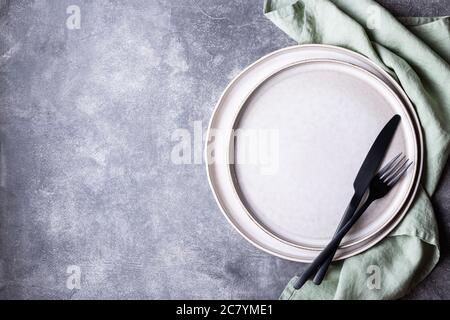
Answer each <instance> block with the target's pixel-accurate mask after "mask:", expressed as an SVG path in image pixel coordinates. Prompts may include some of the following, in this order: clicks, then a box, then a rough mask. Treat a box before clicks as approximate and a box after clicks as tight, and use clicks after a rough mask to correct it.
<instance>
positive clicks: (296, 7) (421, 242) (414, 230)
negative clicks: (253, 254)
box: [264, 0, 450, 299]
mask: <svg viewBox="0 0 450 320" xmlns="http://www.w3.org/2000/svg"><path fill="white" fill-rule="evenodd" d="M264 13H265V15H266V17H267V18H269V19H270V20H271V21H272V22H273V23H274V24H275V25H277V26H278V27H279V28H280V29H281V30H283V31H284V32H286V33H287V34H288V35H289V36H290V37H292V38H293V39H294V40H296V41H297V42H298V43H300V44H305V43H322V44H329V45H335V46H341V47H344V48H348V49H351V50H353V51H356V52H359V53H361V54H363V55H365V56H366V57H368V58H370V59H371V60H372V61H374V62H375V63H377V64H378V65H379V66H381V67H382V68H383V69H384V70H386V71H388V72H389V73H390V74H392V75H393V76H394V77H395V79H396V80H397V81H398V82H399V83H400V84H401V86H402V87H403V89H404V90H405V92H406V93H407V95H408V96H409V98H410V99H411V101H412V102H413V104H414V106H415V108H416V111H417V114H418V116H419V119H420V122H421V125H422V130H423V134H424V143H425V150H426V152H425V159H424V161H425V162H424V174H423V177H422V180H421V186H420V187H419V191H418V194H417V196H416V199H415V201H414V203H413V205H412V206H411V209H410V210H409V212H408V213H407V215H406V216H405V218H404V219H403V221H402V222H401V223H400V224H399V225H398V226H397V228H396V229H395V230H393V231H392V232H391V234H390V235H389V236H388V237H387V238H385V239H384V240H383V241H381V242H380V243H379V244H377V245H376V246H374V247H372V248H371V249H369V250H367V251H366V252H364V253H361V254H359V255H356V256H354V257H351V258H348V259H346V260H345V261H340V262H336V263H333V264H332V265H331V266H330V269H329V271H328V274H327V276H326V277H325V279H324V281H323V282H322V284H321V285H320V286H316V285H314V284H313V283H312V282H311V281H308V282H307V283H306V284H305V286H303V288H301V289H300V290H295V289H294V288H293V286H292V283H293V281H294V279H295V278H293V279H292V280H291V281H290V282H289V283H288V285H287V287H286V288H285V290H284V291H283V293H282V294H281V297H280V299H397V298H400V297H402V296H404V295H405V294H407V293H408V292H409V291H410V290H411V289H412V288H413V287H414V286H416V285H417V284H418V283H419V282H420V281H422V280H423V279H424V278H425V277H426V276H427V275H428V274H429V273H430V272H431V271H432V269H433V268H434V267H435V265H436V264H437V262H438V260H439V241H438V229H437V225H436V219H435V216H434V212H433V208H432V205H431V202H430V197H431V196H432V195H433V192H434V191H435V189H436V186H437V184H438V181H439V177H440V175H441V172H442V170H443V168H444V167H445V164H446V162H447V158H448V153H449V141H450V140H449V139H450V65H449V64H450V18H449V17H441V18H403V19H400V20H397V19H396V18H394V17H393V16H392V15H391V14H390V13H389V12H388V11H387V10H385V9H384V8H383V7H381V6H380V5H379V4H377V3H376V2H375V1H372V0H358V1H354V0H301V1H295V0H266V1H265V3H264ZM372 266H375V267H372ZM377 267H378V268H377ZM375 272H378V276H379V285H378V284H377V283H375V281H378V280H375V278H372V277H373V276H375Z"/></svg>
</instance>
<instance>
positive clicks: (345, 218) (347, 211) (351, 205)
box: [313, 193, 363, 285]
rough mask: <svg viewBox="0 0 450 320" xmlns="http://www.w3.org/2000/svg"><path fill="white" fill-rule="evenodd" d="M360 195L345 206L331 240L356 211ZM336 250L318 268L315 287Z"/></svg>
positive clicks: (320, 281) (326, 269)
mask: <svg viewBox="0 0 450 320" xmlns="http://www.w3.org/2000/svg"><path fill="white" fill-rule="evenodd" d="M362 197H363V196H362V195H359V194H357V193H355V194H354V195H353V197H352V199H351V200H350V203H349V204H348V206H347V209H345V212H344V215H343V216H342V219H341V221H340V222H339V226H338V227H337V229H336V232H335V233H334V235H333V238H334V237H335V236H336V234H337V233H338V232H339V230H340V229H341V228H342V227H343V226H344V225H345V224H346V223H347V222H348V221H349V220H350V219H351V217H352V216H353V214H354V213H355V211H356V209H358V205H359V203H360V202H361V199H362ZM336 251H337V249H336V250H334V252H333V253H332V254H330V256H329V257H328V259H327V260H326V261H325V262H324V263H323V264H322V265H321V266H320V268H319V270H318V271H317V273H316V275H315V276H314V280H313V282H314V283H315V284H316V285H320V284H321V283H322V280H323V278H324V277H325V275H326V274H327V271H328V267H329V266H330V264H331V262H333V257H334V255H335V253H336Z"/></svg>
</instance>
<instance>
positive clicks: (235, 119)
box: [225, 59, 420, 251]
mask: <svg viewBox="0 0 450 320" xmlns="http://www.w3.org/2000/svg"><path fill="white" fill-rule="evenodd" d="M314 63H331V64H336V65H341V66H346V67H350V68H352V69H355V70H358V71H359V72H361V73H363V74H365V75H366V76H368V77H370V78H371V79H372V80H374V81H375V82H377V83H378V84H380V85H381V86H382V87H383V88H384V89H385V90H386V93H388V94H389V95H390V96H392V98H394V99H395V100H396V102H397V103H398V104H399V105H400V106H401V107H402V108H403V109H405V112H406V113H407V110H406V109H407V108H406V106H405V104H404V103H403V101H402V100H401V99H400V98H399V97H398V95H397V94H396V93H395V92H394V91H393V90H392V89H391V88H390V87H389V86H388V85H387V84H386V83H385V82H384V81H383V80H381V79H380V78H378V77H377V76H375V75H374V74H373V73H371V72H370V71H368V70H365V69H363V68H361V67H359V66H356V65H354V64H351V63H348V62H345V61H339V60H334V59H307V60H302V61H297V62H293V63H290V64H287V65H284V66H283V67H280V68H278V69H277V70H275V71H273V72H272V73H271V74H269V75H268V76H267V77H266V78H264V79H263V80H262V81H260V82H259V83H258V84H257V85H256V86H254V87H253V89H252V90H251V91H250V93H249V94H248V95H247V96H246V97H245V98H244V100H243V102H242V103H241V104H240V106H239V108H238V109H237V111H236V112H235V115H234V117H233V126H232V129H231V130H235V129H236V124H237V123H238V122H239V117H240V116H241V114H242V110H243V108H244V107H245V105H246V103H247V101H248V100H249V99H250V98H251V96H252V95H253V94H254V93H255V92H256V90H258V89H259V88H260V87H261V86H262V85H264V83H266V82H267V81H268V80H270V78H272V77H274V76H276V75H278V74H280V73H281V72H283V71H284V70H286V69H289V68H293V67H296V66H301V65H306V64H314ZM411 127H412V128H413V131H414V124H413V123H412V121H411ZM233 138H234V135H233V133H231V134H230V137H229V139H228V148H227V153H226V156H225V158H226V159H228V161H229V162H231V161H230V157H231V155H230V154H231V153H233V154H235V152H231V151H230V149H231V148H232V145H235V144H233V143H232V140H233ZM413 140H414V144H415V153H416V154H417V158H419V157H420V156H419V150H418V148H417V136H416V135H415V134H414V138H413ZM414 164H415V165H414V176H413V178H412V179H411V182H410V183H409V186H408V190H407V192H406V194H405V196H404V197H403V199H402V200H401V203H400V204H399V205H398V206H397V207H396V208H395V209H394V213H393V214H392V216H390V217H389V218H388V219H387V220H386V221H385V222H384V223H383V224H382V225H380V226H379V227H378V228H377V229H376V230H374V231H372V232H371V233H369V234H368V235H366V236H362V237H358V238H357V239H355V240H352V241H349V243H346V244H345V245H340V246H339V248H349V247H352V246H355V245H358V244H360V243H361V242H364V241H366V240H368V239H370V238H372V237H373V236H375V235H376V234H377V233H379V232H380V231H382V230H383V229H384V228H385V227H386V226H387V225H389V224H390V223H391V221H392V220H394V219H395V218H396V217H397V215H398V214H399V213H400V212H401V211H402V210H403V206H404V204H405V202H407V200H408V199H409V197H410V195H411V193H412V192H413V189H414V185H415V182H416V178H415V176H416V173H417V170H418V167H419V164H418V163H416V161H414ZM234 166H235V164H234V162H233V163H228V165H227V167H228V170H227V173H228V179H229V181H230V182H231V184H232V185H233V191H234V195H235V196H236V197H237V198H238V199H239V200H240V202H241V207H242V209H243V210H244V211H245V213H246V214H247V215H248V216H249V218H250V219H251V220H252V221H253V222H254V223H256V224H257V225H258V227H259V228H261V229H262V230H263V231H264V232H266V233H267V234H268V235H269V236H271V237H273V238H275V239H276V240H278V241H281V242H284V243H285V244H287V245H290V246H294V247H298V248H301V249H305V250H312V251H321V250H323V248H324V246H320V247H319V246H316V247H313V246H311V247H310V246H302V245H300V244H298V243H295V242H291V241H289V240H287V239H283V237H282V236H280V235H277V234H275V233H274V232H271V231H270V230H269V228H268V227H267V226H265V225H264V224H263V223H262V222H260V221H258V219H257V218H256V217H254V215H253V214H252V213H251V212H250V210H249V209H248V208H247V207H246V205H245V203H244V202H245V201H244V200H243V199H242V197H241V196H240V195H239V191H238V190H237V188H238V187H237V185H236V183H235V179H233V177H234V176H235V174H233V173H232V169H231V168H232V167H234Z"/></svg>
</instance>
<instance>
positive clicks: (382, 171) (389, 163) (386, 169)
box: [378, 152, 402, 178]
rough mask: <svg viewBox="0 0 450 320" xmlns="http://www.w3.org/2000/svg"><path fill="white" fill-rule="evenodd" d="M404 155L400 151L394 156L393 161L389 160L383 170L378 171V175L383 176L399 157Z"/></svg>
mask: <svg viewBox="0 0 450 320" xmlns="http://www.w3.org/2000/svg"><path fill="white" fill-rule="evenodd" d="M401 155H402V153H401V152H400V153H399V154H398V155H396V156H395V157H394V159H392V160H391V161H389V162H388V163H387V164H386V165H385V166H384V167H383V168H381V170H380V171H379V172H378V176H379V177H380V178H381V177H382V176H383V175H384V174H385V173H386V172H387V171H388V170H389V169H390V168H391V167H392V165H393V164H394V163H395V162H396V161H397V159H398V158H399V157H400V156H401Z"/></svg>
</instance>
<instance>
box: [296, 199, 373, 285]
mask: <svg viewBox="0 0 450 320" xmlns="http://www.w3.org/2000/svg"><path fill="white" fill-rule="evenodd" d="M374 200H375V199H373V198H370V197H369V198H368V200H367V201H366V202H365V203H364V204H363V205H362V206H361V208H359V209H358V210H357V211H356V212H355V213H354V214H353V216H352V217H351V218H350V220H349V221H347V223H346V224H345V225H344V226H343V227H342V228H341V229H340V230H339V231H338V233H337V234H336V236H335V237H334V238H333V239H332V240H331V241H330V243H329V244H328V245H327V246H326V247H325V249H323V251H322V252H321V253H320V254H319V255H318V256H317V257H316V258H315V259H314V261H313V262H312V263H311V264H310V265H309V266H308V268H306V270H305V271H304V272H303V273H302V274H301V275H299V276H298V277H297V279H296V280H295V281H294V283H293V284H292V285H293V287H294V289H295V290H298V289H300V288H301V287H302V286H303V285H304V284H305V283H306V282H307V281H308V279H309V278H310V277H311V276H312V275H313V274H314V273H315V272H316V271H317V269H318V268H319V267H320V266H321V265H322V263H324V262H325V261H326V260H327V259H328V257H329V256H330V254H331V253H332V252H333V251H336V250H337V248H339V244H340V243H341V241H342V239H343V238H344V237H345V235H346V234H347V232H348V231H349V230H350V229H351V228H352V227H353V226H354V224H355V223H356V221H358V219H359V217H361V215H362V214H363V213H364V211H366V209H367V208H368V207H369V206H370V204H371V203H372V202H373V201H374Z"/></svg>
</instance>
